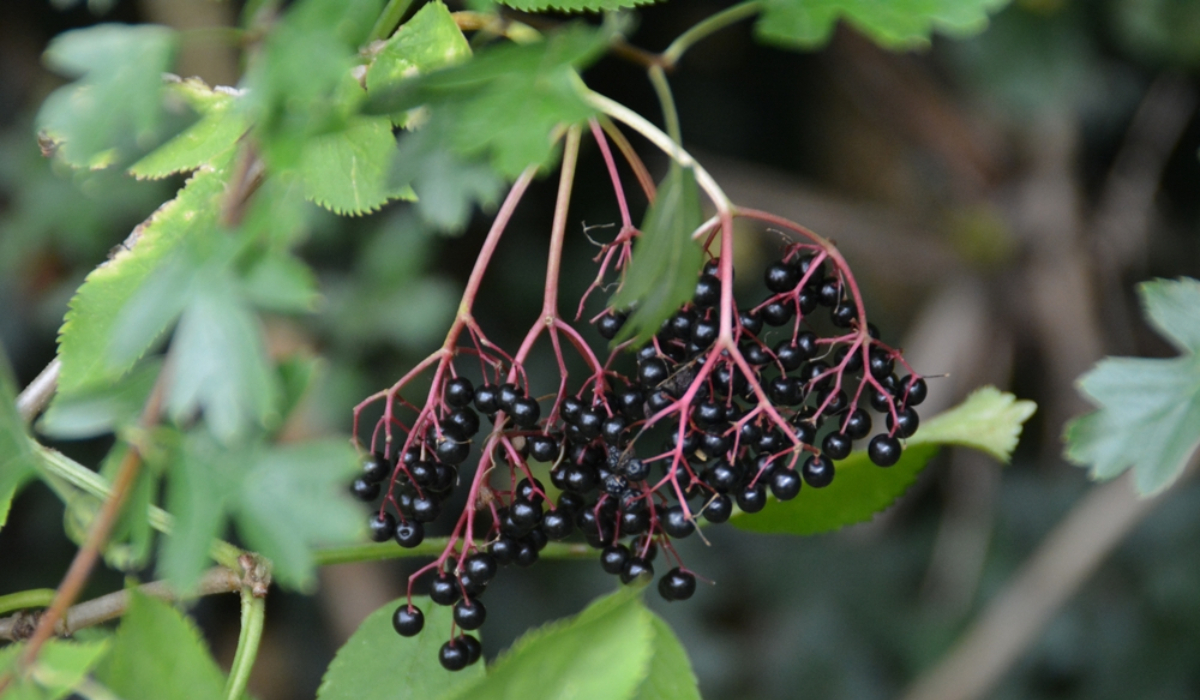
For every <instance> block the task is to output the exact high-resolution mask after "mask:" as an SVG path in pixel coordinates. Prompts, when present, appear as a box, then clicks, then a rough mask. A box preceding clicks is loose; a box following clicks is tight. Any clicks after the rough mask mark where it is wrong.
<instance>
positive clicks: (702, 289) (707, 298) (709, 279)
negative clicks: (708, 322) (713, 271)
mask: <svg viewBox="0 0 1200 700" xmlns="http://www.w3.org/2000/svg"><path fill="white" fill-rule="evenodd" d="M692 299H693V300H694V301H695V302H696V306H698V307H700V308H702V309H707V308H709V307H713V306H716V305H717V304H718V303H719V302H720V301H721V280H720V279H718V278H717V277H716V276H715V275H709V274H702V275H700V279H698V280H696V294H695V295H694V296H693V297H692Z"/></svg>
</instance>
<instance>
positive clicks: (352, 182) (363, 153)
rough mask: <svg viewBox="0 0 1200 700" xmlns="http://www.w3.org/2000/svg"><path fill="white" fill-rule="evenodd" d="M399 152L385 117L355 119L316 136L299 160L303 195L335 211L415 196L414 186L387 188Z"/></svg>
mask: <svg viewBox="0 0 1200 700" xmlns="http://www.w3.org/2000/svg"><path fill="white" fill-rule="evenodd" d="M395 150H396V139H395V137H394V136H392V123H391V121H390V120H389V119H388V118H387V117H355V118H353V119H351V120H350V123H349V124H347V126H346V128H345V129H342V130H340V131H336V132H333V133H329V134H322V135H320V136H316V137H313V138H312V139H310V140H309V141H308V142H307V143H305V145H304V152H303V155H302V156H301V158H300V177H301V179H302V181H303V182H304V196H305V197H307V198H308V199H310V200H312V201H314V202H316V203H317V204H319V205H321V206H322V207H325V208H326V209H328V210H330V211H332V212H335V213H337V214H364V213H367V212H371V211H375V210H376V209H378V208H379V207H380V206H382V205H383V204H384V203H385V202H387V201H388V200H389V199H395V198H397V197H399V198H403V199H412V198H413V194H412V191H411V190H409V189H407V188H391V187H389V186H388V170H389V168H390V167H391V165H392V154H393V153H394V152H395Z"/></svg>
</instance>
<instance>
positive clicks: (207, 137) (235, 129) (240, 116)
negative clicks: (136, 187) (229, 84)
mask: <svg viewBox="0 0 1200 700" xmlns="http://www.w3.org/2000/svg"><path fill="white" fill-rule="evenodd" d="M169 90H170V91H171V92H172V93H174V94H178V95H180V96H182V97H183V98H184V99H185V100H186V101H187V102H188V103H189V104H190V105H191V106H192V107H193V108H194V109H195V110H196V111H197V112H199V113H200V115H201V117H200V121H198V122H196V123H195V124H193V125H191V126H190V127H188V128H187V129H184V130H183V131H182V132H180V133H179V134H176V135H175V137H174V138H172V139H171V140H170V141H167V142H166V143H164V144H163V145H161V146H159V147H158V148H156V149H154V150H153V151H152V152H150V153H149V154H147V155H146V156H145V157H144V158H142V159H141V160H139V161H138V162H136V163H134V164H133V165H132V166H130V168H129V172H130V174H132V175H134V176H135V177H138V178H142V179H159V178H164V177H167V176H169V175H174V174H175V173H181V172H186V171H189V170H195V169H196V168H199V167H200V166H201V165H204V164H205V163H210V162H212V161H213V160H216V159H217V158H219V157H221V156H223V155H225V154H227V153H228V152H229V151H230V150H232V149H233V148H234V147H236V145H237V142H238V139H240V138H241V137H242V135H243V134H245V133H246V129H248V128H249V124H248V123H247V121H246V117H245V114H244V113H243V111H242V110H241V109H239V108H238V105H237V98H236V97H235V95H236V92H235V91H233V90H230V89H219V88H218V89H213V88H210V87H208V86H207V85H205V84H204V83H202V82H200V81H199V80H198V79H195V78H190V79H188V80H185V81H183V82H182V83H177V84H175V85H171V86H169Z"/></svg>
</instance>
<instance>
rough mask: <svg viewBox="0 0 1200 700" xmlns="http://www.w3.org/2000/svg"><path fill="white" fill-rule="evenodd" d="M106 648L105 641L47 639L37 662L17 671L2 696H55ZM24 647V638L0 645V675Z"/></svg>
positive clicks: (19, 699) (25, 699)
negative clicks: (23, 671)
mask: <svg viewBox="0 0 1200 700" xmlns="http://www.w3.org/2000/svg"><path fill="white" fill-rule="evenodd" d="M107 649H108V642H107V640H105V641H97V642H85V643H78V642H66V641H62V640H59V639H51V640H50V641H48V642H46V644H45V646H43V647H42V650H41V652H40V653H39V654H38V659H37V663H36V664H35V665H34V667H33V668H31V669H29V670H28V672H27V673H25V674H20V673H18V674H17V675H16V677H15V679H14V681H13V684H12V685H11V686H9V688H8V689H7V690H6V691H5V694H4V700H59V699H60V698H65V697H67V696H68V695H69V694H71V692H72V691H73V690H75V688H76V687H77V686H78V685H79V684H80V683H81V682H82V681H83V680H84V678H85V677H86V676H87V674H88V672H89V671H90V670H91V669H92V667H93V666H95V665H96V663H97V662H99V661H100V657H101V656H103V655H104V652H105V651H106V650H107ZM24 651H25V644H24V642H21V643H18V644H10V645H8V646H6V647H4V648H3V649H0V675H3V673H4V672H5V671H9V670H13V671H15V669H14V668H13V667H14V666H15V664H16V661H17V659H18V658H19V657H20V656H21V654H22V653H23V652H24Z"/></svg>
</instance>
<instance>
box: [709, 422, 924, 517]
mask: <svg viewBox="0 0 1200 700" xmlns="http://www.w3.org/2000/svg"><path fill="white" fill-rule="evenodd" d="M919 433H920V431H918V434H919ZM937 451H938V448H937V446H936V445H930V444H926V445H909V446H907V447H906V448H905V449H904V453H903V454H902V455H901V456H900V461H899V462H897V463H896V464H894V465H892V466H891V467H888V468H887V469H881V468H879V467H876V466H875V465H874V464H872V463H871V460H870V459H869V458H868V457H867V453H866V452H863V451H861V450H860V451H857V452H854V453H852V454H851V455H850V456H849V457H847V458H846V459H843V460H842V461H840V462H837V463H836V467H835V468H836V472H835V476H834V478H833V483H831V484H829V485H828V486H826V487H825V488H822V489H813V488H803V489H800V495H798V496H796V497H795V498H794V499H792V500H790V501H784V502H780V501H776V500H771V501H769V502H768V503H767V507H766V508H764V509H763V510H762V512H760V513H756V514H755V515H753V516H738V517H735V518H732V519H731V520H730V522H732V523H733V524H734V525H735V526H736V527H738V528H739V529H742V530H749V531H751V532H763V533H773V534H788V535H815V534H818V533H822V532H830V531H833V530H840V529H841V528H843V527H845V526H847V525H853V524H855V523H861V522H866V521H868V520H870V519H871V518H872V517H874V515H875V514H876V513H878V512H880V511H883V510H885V509H886V508H887V507H888V506H890V505H892V504H893V503H895V502H896V500H897V499H899V498H900V497H901V496H903V495H904V492H905V491H908V488H909V487H910V486H912V485H913V482H915V481H916V480H917V475H918V474H920V473H921V470H923V469H924V468H925V465H926V464H928V462H929V460H930V459H932V458H933V456H934V455H935V454H937Z"/></svg>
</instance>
